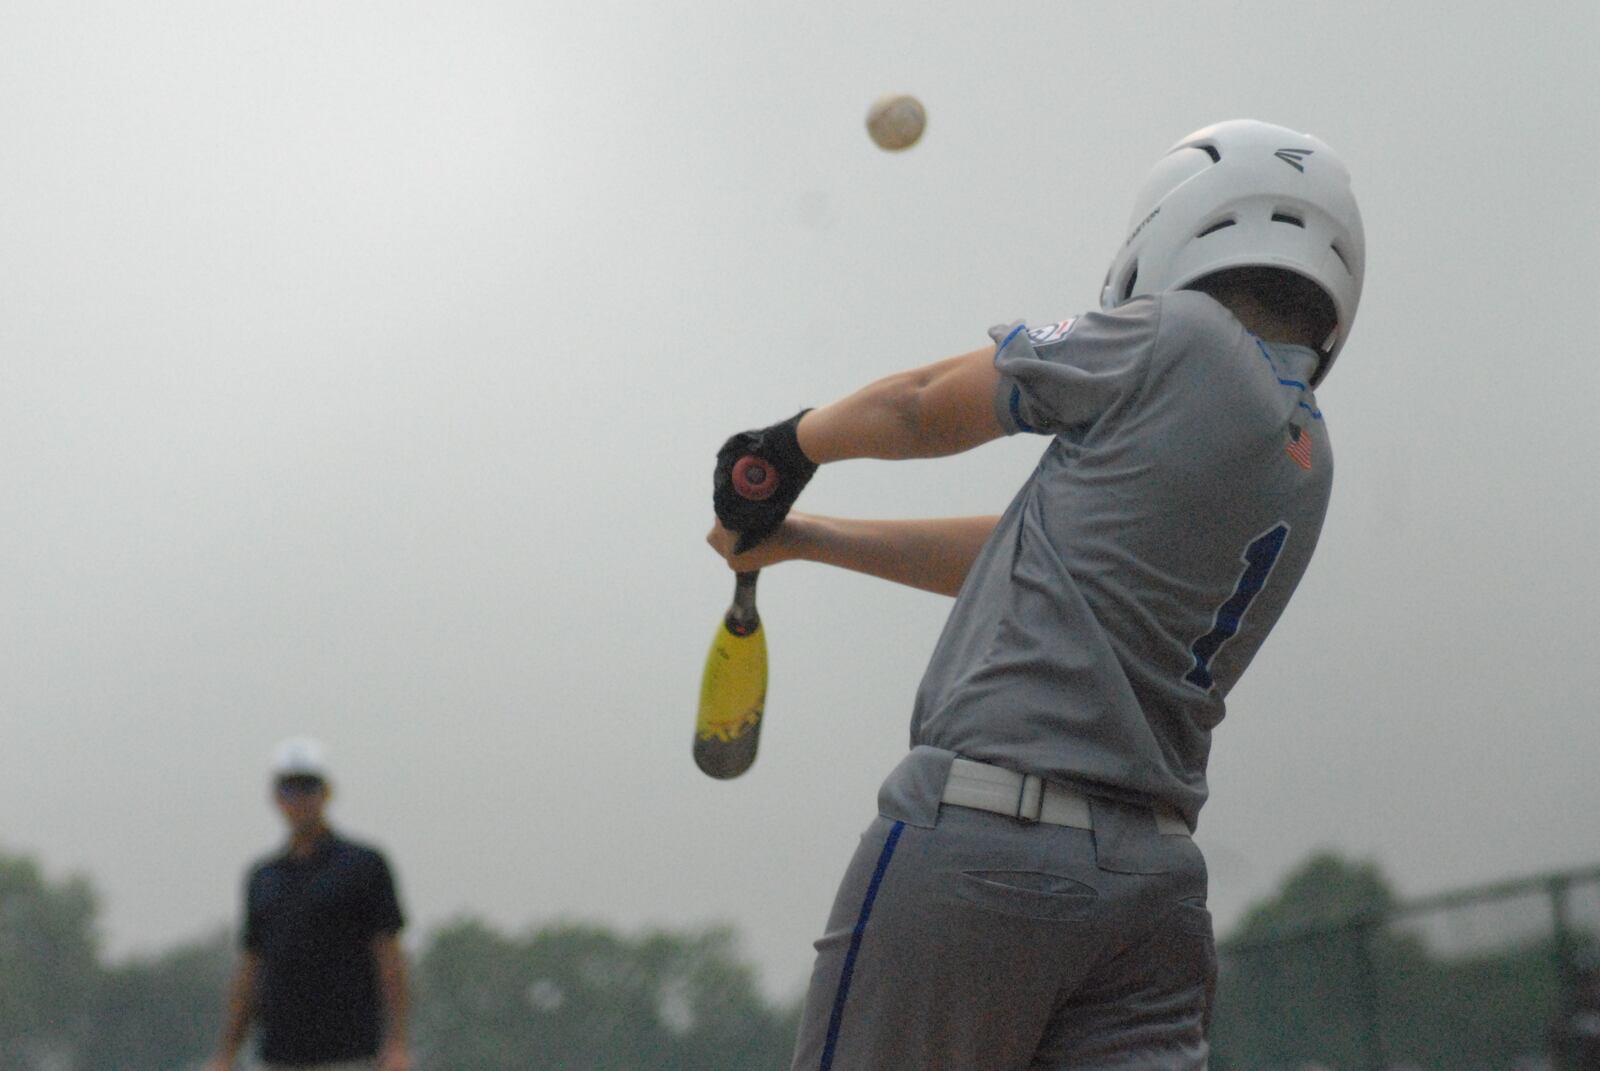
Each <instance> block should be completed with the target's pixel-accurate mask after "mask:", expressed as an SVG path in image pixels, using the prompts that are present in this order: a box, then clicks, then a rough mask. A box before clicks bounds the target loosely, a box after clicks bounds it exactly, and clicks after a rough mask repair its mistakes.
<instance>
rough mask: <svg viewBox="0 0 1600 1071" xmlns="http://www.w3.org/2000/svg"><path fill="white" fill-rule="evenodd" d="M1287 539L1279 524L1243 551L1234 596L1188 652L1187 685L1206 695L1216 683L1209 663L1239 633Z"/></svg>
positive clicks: (1280, 523) (1284, 528)
mask: <svg viewBox="0 0 1600 1071" xmlns="http://www.w3.org/2000/svg"><path fill="white" fill-rule="evenodd" d="M1288 539H1289V526H1288V525H1287V524H1286V523H1284V522H1283V521H1279V522H1278V523H1277V524H1275V525H1273V526H1272V527H1271V528H1269V529H1267V530H1266V531H1265V532H1262V533H1261V534H1260V535H1258V536H1256V537H1255V538H1254V539H1252V540H1251V541H1250V545H1249V546H1247V547H1245V548H1244V553H1243V554H1241V555H1239V560H1240V561H1242V562H1244V572H1242V573H1240V574H1239V581H1238V583H1236V584H1234V586H1233V594H1232V595H1230V596H1228V598H1227V601H1225V602H1224V603H1223V604H1222V605H1221V606H1219V607H1217V613H1216V616H1215V617H1214V618H1213V619H1212V622H1211V631H1210V632H1208V633H1206V634H1205V635H1204V636H1201V637H1200V638H1199V639H1198V640H1195V641H1194V643H1193V644H1192V645H1191V646H1190V647H1189V653H1190V654H1192V655H1194V666H1193V668H1191V669H1190V670H1189V672H1188V673H1186V674H1184V676H1183V679H1184V680H1185V681H1186V682H1188V683H1189V684H1192V685H1194V686H1195V687H1196V688H1199V689H1201V690H1203V691H1207V692H1209V691H1210V690H1211V686H1212V685H1213V684H1215V683H1216V681H1215V680H1214V679H1213V678H1212V676H1211V660H1212V659H1214V658H1216V656H1217V652H1218V651H1220V650H1222V645H1223V644H1225V643H1227V642H1228V641H1229V640H1231V639H1233V637H1234V635H1235V634H1236V633H1237V632H1238V631H1239V623H1240V622H1241V621H1243V620H1244V614H1245V611H1246V610H1248V609H1250V602H1251V600H1253V599H1254V598H1255V597H1256V596H1257V595H1258V594H1260V592H1261V589H1262V588H1264V587H1266V585H1267V577H1269V576H1271V575H1272V567H1273V566H1274V565H1276V564H1278V555H1279V554H1282V553H1283V545H1284V543H1286V542H1287V541H1288Z"/></svg>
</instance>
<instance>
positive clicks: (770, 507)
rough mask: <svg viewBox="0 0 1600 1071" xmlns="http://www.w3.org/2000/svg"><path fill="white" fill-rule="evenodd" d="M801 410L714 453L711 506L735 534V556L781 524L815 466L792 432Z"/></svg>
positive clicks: (736, 438)
mask: <svg viewBox="0 0 1600 1071" xmlns="http://www.w3.org/2000/svg"><path fill="white" fill-rule="evenodd" d="M809 412H811V410H809V409H802V410H800V412H798V413H796V414H795V415H794V416H792V417H790V418H789V419H788V420H785V421H784V422H783V423H781V424H774V425H772V426H771V427H768V428H761V429H760V430H757V431H741V432H740V433H739V434H737V435H733V436H730V437H729V439H728V441H727V442H725V443H723V444H722V449H721V450H718V451H717V470H716V473H715V475H714V476H713V477H712V480H711V504H712V506H713V508H715V509H716V511H717V520H719V521H721V522H722V526H723V527H724V528H726V529H728V531H730V532H738V533H739V542H738V543H737V544H735V545H734V548H733V550H734V553H735V554H743V553H744V552H745V551H747V550H749V549H750V548H751V547H754V546H755V545H756V544H758V543H760V542H761V541H762V540H763V539H765V538H767V537H768V536H769V535H771V534H772V533H773V532H775V531H777V530H778V526H779V525H780V524H782V523H783V519H784V518H785V517H787V516H788V515H789V508H790V507H791V506H793V505H794V500H795V499H797V498H799V497H800V492H801V491H803V490H805V486H806V484H808V483H810V482H811V477H812V476H813V475H814V474H815V473H816V471H817V466H816V463H815V462H813V461H812V460H811V459H810V458H808V457H806V455H805V453H804V452H802V451H801V449H800V439H799V437H798V436H797V434H796V429H797V428H798V427H799V425H800V418H801V417H803V416H805V415H806V414H807V413H809Z"/></svg>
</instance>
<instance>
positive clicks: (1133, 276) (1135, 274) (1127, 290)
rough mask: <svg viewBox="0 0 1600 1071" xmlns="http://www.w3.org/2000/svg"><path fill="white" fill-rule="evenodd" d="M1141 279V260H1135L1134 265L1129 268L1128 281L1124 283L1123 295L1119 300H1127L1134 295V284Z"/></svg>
mask: <svg viewBox="0 0 1600 1071" xmlns="http://www.w3.org/2000/svg"><path fill="white" fill-rule="evenodd" d="M1138 281H1139V262H1138V261H1137V260H1136V261H1134V262H1133V267H1132V268H1130V269H1128V281H1127V282H1125V283H1123V284H1122V297H1121V298H1120V299H1119V300H1122V301H1127V300H1128V299H1129V298H1131V297H1132V296H1133V284H1134V283H1136V282H1138Z"/></svg>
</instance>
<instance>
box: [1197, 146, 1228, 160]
mask: <svg viewBox="0 0 1600 1071" xmlns="http://www.w3.org/2000/svg"><path fill="white" fill-rule="evenodd" d="M1195 148H1197V149H1199V150H1200V151H1201V152H1203V153H1205V154H1206V155H1207V156H1209V157H1211V162H1212V163H1214V164H1218V163H1221V162H1222V154H1221V153H1220V152H1218V151H1217V147H1216V146H1215V145H1196V146H1195Z"/></svg>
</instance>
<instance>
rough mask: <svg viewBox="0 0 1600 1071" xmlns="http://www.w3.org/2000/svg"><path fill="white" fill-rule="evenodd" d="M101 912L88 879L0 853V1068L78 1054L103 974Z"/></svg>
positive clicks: (11, 1070) (12, 1070)
mask: <svg viewBox="0 0 1600 1071" xmlns="http://www.w3.org/2000/svg"><path fill="white" fill-rule="evenodd" d="M94 918H95V897H94V892H93V890H92V889H91V888H90V887H89V883H88V882H87V881H86V880H84V879H83V878H78V877H73V878H68V879H66V880H65V881H61V882H51V881H48V880H46V878H45V877H44V875H43V874H42V873H41V872H40V870H39V867H38V865H37V864H35V863H34V862H33V861H32V860H29V859H24V858H20V857H15V856H9V855H5V854H3V853H0V1071H31V1069H32V1068H33V1067H35V1066H36V1065H37V1064H38V1063H40V1062H41V1061H43V1060H44V1059H46V1058H48V1057H50V1056H57V1057H64V1058H70V1057H71V1055H72V1053H73V1051H74V1049H75V1047H76V1044H77V1041H78V1039H79V1038H80V1037H81V1036H82V1033H83V1030H84V1027H85V1024H86V1022H87V1020H88V1015H89V1010H90V1005H91V1001H92V1000H93V996H94V991H95V986H96V982H97V979H98V970H99V963H98V959H97V952H98V950H97V947H96V942H95V937H94Z"/></svg>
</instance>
